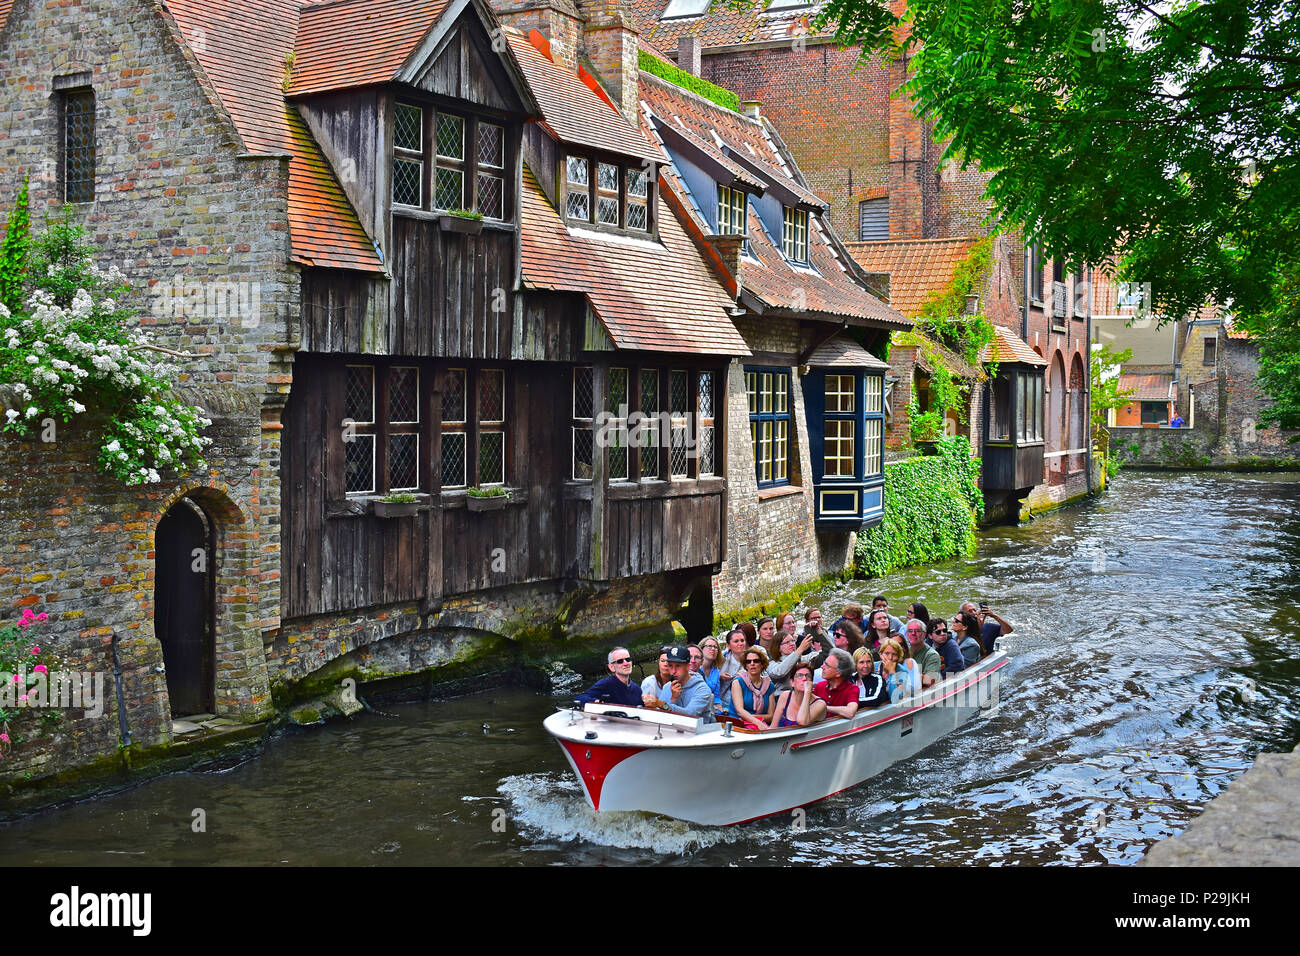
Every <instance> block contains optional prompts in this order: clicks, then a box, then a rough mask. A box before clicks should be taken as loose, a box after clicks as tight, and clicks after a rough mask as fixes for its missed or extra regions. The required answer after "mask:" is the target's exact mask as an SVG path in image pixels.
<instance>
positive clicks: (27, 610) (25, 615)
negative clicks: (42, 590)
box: [22, 607, 36, 620]
mask: <svg viewBox="0 0 1300 956" xmlns="http://www.w3.org/2000/svg"><path fill="white" fill-rule="evenodd" d="M22 616H23V619H24V620H28V619H30V618H32V617H35V616H36V612H35V611H33V610H32V609H31V608H29V607H25V608H23V614H22Z"/></svg>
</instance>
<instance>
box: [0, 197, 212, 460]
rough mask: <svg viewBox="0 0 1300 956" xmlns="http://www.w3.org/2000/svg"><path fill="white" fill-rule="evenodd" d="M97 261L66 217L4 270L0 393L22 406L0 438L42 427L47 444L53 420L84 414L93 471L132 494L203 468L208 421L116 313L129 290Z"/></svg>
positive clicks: (128, 319) (123, 312) (127, 316)
mask: <svg viewBox="0 0 1300 956" xmlns="http://www.w3.org/2000/svg"><path fill="white" fill-rule="evenodd" d="M14 218H15V217H11V220H13V219H14ZM11 232H12V230H11ZM93 252H94V248H93V247H92V246H90V245H89V244H88V243H87V242H86V236H85V230H84V229H83V228H82V227H81V226H80V225H79V224H78V223H77V222H76V221H75V220H74V219H73V218H72V211H71V209H68V210H65V212H64V215H63V217H62V218H60V219H55V220H53V221H52V222H50V223H49V224H48V225H47V227H46V230H45V232H44V233H42V235H41V236H40V237H39V238H38V239H37V240H36V241H35V242H34V243H33V244H32V245H31V247H30V249H28V250H27V253H26V255H25V256H24V257H14V258H13V259H12V260H4V261H2V262H0V266H2V267H4V268H7V269H8V270H9V271H3V272H0V282H3V283H4V284H5V285H6V287H11V286H12V285H14V284H17V285H18V286H19V287H20V289H21V294H20V295H19V299H20V303H21V304H20V308H19V309H17V310H11V309H9V308H8V307H7V306H6V305H4V304H2V303H0V384H3V385H8V386H10V389H9V391H10V393H11V395H12V396H13V397H14V398H16V400H17V401H16V404H17V406H18V407H16V408H8V409H5V412H4V422H3V430H5V431H8V432H11V433H13V434H16V435H19V436H27V435H29V434H31V432H32V430H33V429H34V428H36V427H40V428H41V429H42V439H44V440H50V439H47V438H46V430H47V429H48V428H50V427H52V426H53V424H54V421H62V422H69V421H72V420H73V419H74V418H76V417H77V416H80V415H83V414H86V413H89V416H93V417H94V420H95V422H96V423H98V424H99V425H100V427H101V431H100V435H99V438H100V447H99V454H98V455H97V456H96V464H97V465H98V467H99V469H100V471H102V472H104V473H106V474H109V475H112V476H114V477H115V478H117V479H119V480H120V481H122V482H124V483H126V484H128V485H134V484H146V483H153V482H158V481H161V480H162V477H161V473H162V472H180V473H183V472H186V471H189V470H190V469H191V468H199V469H202V468H205V467H206V464H205V462H204V461H203V458H202V450H203V447H204V445H206V444H208V442H209V439H207V438H204V437H201V436H200V434H199V433H200V432H201V431H202V430H203V428H205V427H206V426H208V425H210V424H211V422H210V421H209V420H208V419H206V418H204V417H202V410H201V409H196V408H193V407H191V406H189V405H187V404H185V403H183V402H181V401H180V400H179V399H178V398H177V397H176V396H174V395H173V394H172V392H171V388H172V385H171V383H172V379H173V378H174V377H175V376H176V375H177V374H179V370H178V369H177V368H176V367H175V366H173V365H171V364H168V363H167V362H164V361H159V360H158V353H166V352H167V351H168V350H166V349H160V348H158V347H157V346H155V345H153V343H152V342H151V341H150V340H149V338H148V336H147V335H146V334H145V333H144V331H143V330H141V329H140V328H139V326H138V325H137V324H136V322H135V321H134V318H133V316H132V315H131V313H130V311H129V310H127V309H125V308H123V307H122V306H120V305H119V304H118V302H119V301H120V300H121V299H122V297H123V296H125V295H126V294H127V293H128V292H129V289H128V287H127V286H126V284H125V283H124V282H123V281H122V276H121V273H119V272H117V270H116V268H111V269H109V270H108V271H106V272H105V271H101V270H100V269H99V268H98V267H97V266H96V265H95V262H94V259H93V258H92V253H93ZM20 260H22V261H21V265H19V264H18V263H19V261H20ZM47 419H48V420H50V421H48V422H47Z"/></svg>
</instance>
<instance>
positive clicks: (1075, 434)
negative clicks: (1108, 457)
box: [1066, 352, 1088, 474]
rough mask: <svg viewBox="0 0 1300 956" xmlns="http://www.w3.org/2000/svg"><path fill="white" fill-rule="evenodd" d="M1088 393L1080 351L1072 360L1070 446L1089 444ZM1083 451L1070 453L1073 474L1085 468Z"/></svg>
mask: <svg viewBox="0 0 1300 956" xmlns="http://www.w3.org/2000/svg"><path fill="white" fill-rule="evenodd" d="M1086 397H1087V393H1086V391H1085V388H1084V379H1083V358H1082V357H1081V356H1080V355H1079V353H1078V352H1075V353H1074V358H1072V359H1071V360H1070V432H1069V436H1070V437H1069V439H1068V441H1069V444H1068V445H1067V446H1066V447H1068V448H1085V447H1087V444H1088V423H1087V421H1085V419H1084V410H1085V405H1086V401H1085V399H1086ZM1085 460H1086V459H1085V457H1084V454H1083V453H1082V452H1078V453H1076V454H1073V455H1070V472H1071V474H1073V473H1075V472H1079V471H1082V470H1083V467H1084V462H1085Z"/></svg>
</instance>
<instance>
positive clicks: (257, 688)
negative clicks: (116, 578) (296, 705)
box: [153, 482, 272, 721]
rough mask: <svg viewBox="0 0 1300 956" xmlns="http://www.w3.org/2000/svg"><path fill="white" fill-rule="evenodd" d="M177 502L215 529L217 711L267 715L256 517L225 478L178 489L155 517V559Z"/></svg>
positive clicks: (258, 717)
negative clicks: (165, 524)
mask: <svg viewBox="0 0 1300 956" xmlns="http://www.w3.org/2000/svg"><path fill="white" fill-rule="evenodd" d="M177 506H180V507H193V508H196V509H198V510H199V511H201V512H202V513H203V515H204V516H205V517H206V518H207V521H208V523H209V527H210V528H211V529H212V535H211V541H210V542H209V544H208V555H207V557H206V559H205V560H208V561H210V562H211V566H210V568H209V569H208V572H209V573H210V574H211V575H212V592H213V593H212V604H211V611H210V613H211V630H210V634H211V642H212V646H211V654H212V668H213V670H212V682H213V704H214V712H215V713H216V714H218V715H220V716H224V717H231V718H234V719H241V720H250V721H252V720H261V719H264V718H266V717H268V716H270V714H271V712H272V706H271V695H270V684H269V681H268V677H267V668H266V655H265V652H264V650H263V642H262V634H261V629H260V627H259V620H260V618H259V615H258V583H259V578H260V568H259V557H260V549H259V547H258V544H259V542H258V534H257V530H256V526H255V524H254V521H253V518H252V515H251V514H250V513H249V511H248V509H247V508H246V507H245V505H244V504H243V503H242V502H240V501H239V500H238V499H237V498H236V497H235V495H234V494H233V493H232V492H231V490H230V488H229V486H227V485H226V484H225V483H224V482H209V483H207V484H201V485H199V484H196V485H188V486H181V487H178V488H177V489H175V490H174V491H173V492H172V493H171V494H169V495H168V496H167V497H166V498H165V499H163V500H162V501H161V502H160V503H159V506H158V510H157V512H156V513H155V514H154V517H153V531H154V536H155V540H154V555H155V563H156V561H157V531H158V526H159V523H160V522H161V521H162V519H163V517H164V516H165V515H167V514H168V512H170V511H172V509H173V508H175V507H177ZM196 560H199V559H198V558H197V556H196ZM156 580H157V568H156V567H155V581H156ZM155 610H156V603H155ZM156 637H157V635H156V634H155V638H156Z"/></svg>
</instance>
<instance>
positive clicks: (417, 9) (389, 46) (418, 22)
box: [289, 0, 451, 96]
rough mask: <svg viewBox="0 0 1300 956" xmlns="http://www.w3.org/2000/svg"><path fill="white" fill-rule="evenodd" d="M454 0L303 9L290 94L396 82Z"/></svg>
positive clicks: (363, 1)
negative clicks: (399, 74) (421, 42)
mask: <svg viewBox="0 0 1300 956" xmlns="http://www.w3.org/2000/svg"><path fill="white" fill-rule="evenodd" d="M449 6H451V0H337V2H334V3H315V4H310V5H305V6H303V8H302V21H301V24H300V26H299V28H298V39H297V42H296V43H295V44H294V50H295V54H296V59H295V61H294V69H293V85H292V86H290V87H289V93H290V94H291V95H294V96H297V95H300V94H304V93H320V92H323V91H325V90H335V89H340V88H343V87H349V86H368V85H372V84H376V83H388V82H390V81H391V80H392V79H393V78H394V77H395V76H396V75H397V73H398V71H399V70H400V69H401V68H402V66H403V64H405V63H406V61H407V59H408V58H409V57H410V56H411V54H412V53H414V52H415V51H416V49H418V48H419V46H420V41H421V40H423V39H424V38H425V36H427V35H428V33H429V31H430V30H431V29H433V27H434V26H435V25H436V24H437V23H438V21H439V20H440V19H442V15H443V14H444V13H445V12H446V11H447V8H448V7H449Z"/></svg>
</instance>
